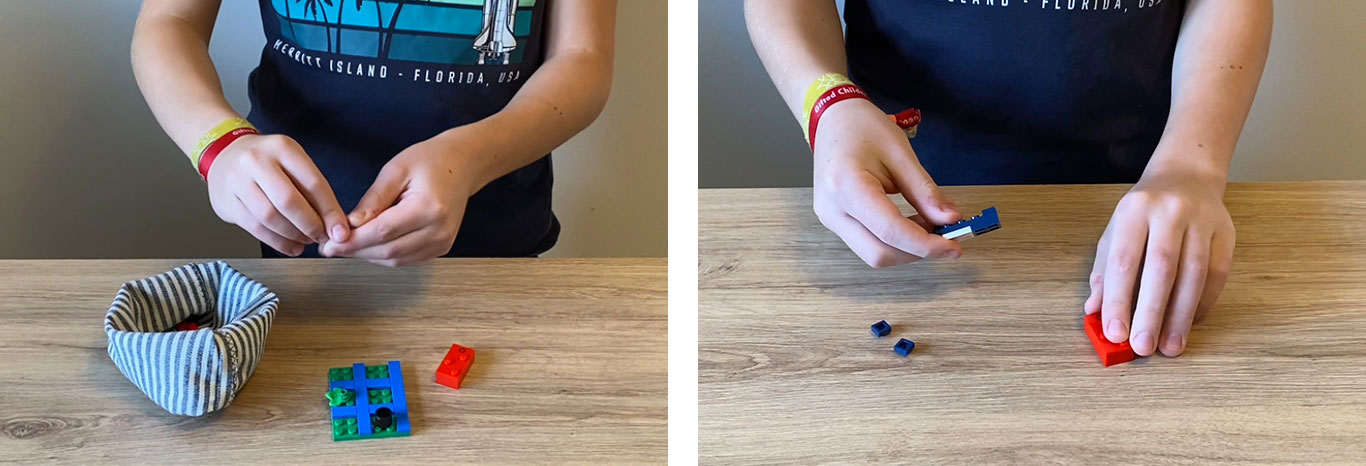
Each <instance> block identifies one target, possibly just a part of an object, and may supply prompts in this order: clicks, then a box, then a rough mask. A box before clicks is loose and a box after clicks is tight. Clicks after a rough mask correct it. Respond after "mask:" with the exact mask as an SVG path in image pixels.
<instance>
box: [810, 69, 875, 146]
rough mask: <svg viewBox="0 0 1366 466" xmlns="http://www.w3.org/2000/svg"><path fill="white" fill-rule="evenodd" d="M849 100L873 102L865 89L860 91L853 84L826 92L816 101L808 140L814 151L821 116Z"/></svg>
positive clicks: (836, 87)
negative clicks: (832, 106) (839, 103)
mask: <svg viewBox="0 0 1366 466" xmlns="http://www.w3.org/2000/svg"><path fill="white" fill-rule="evenodd" d="M849 99H864V100H872V99H869V98H868V93H866V92H863V89H860V88H859V87H858V86H855V85H853V84H841V85H839V86H835V87H832V88H830V90H828V91H825V93H824V94H821V96H820V97H819V98H817V99H816V103H815V105H812V106H811V118H810V120H811V122H810V124H809V125H808V128H807V134H806V140H807V142H809V143H811V148H812V149H813V150H814V149H815V148H816V124H817V123H819V122H820V120H821V114H822V113H825V109H827V108H830V106H831V105H835V103H837V102H842V101H845V100H849Z"/></svg>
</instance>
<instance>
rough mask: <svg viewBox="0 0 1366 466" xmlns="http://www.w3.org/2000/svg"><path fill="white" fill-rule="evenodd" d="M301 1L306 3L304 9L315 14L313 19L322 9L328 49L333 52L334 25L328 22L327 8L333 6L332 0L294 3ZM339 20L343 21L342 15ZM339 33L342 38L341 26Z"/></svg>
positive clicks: (310, 0) (305, 0)
mask: <svg viewBox="0 0 1366 466" xmlns="http://www.w3.org/2000/svg"><path fill="white" fill-rule="evenodd" d="M343 1H345V0H343ZM299 2H303V4H304V11H306V12H308V13H309V14H310V15H313V19H315V20H316V19H318V12H319V11H322V17H323V27H324V28H326V31H327V51H328V52H331V51H332V26H331V23H328V22H327V8H326V7H329V6H332V5H333V3H332V0H294V3H299ZM357 6H359V0H357ZM319 7H322V8H319ZM338 14H340V13H338ZM337 22H338V23H340V22H341V17H340V16H339V17H338V18H337ZM337 35H338V38H339V39H340V37H341V30H340V28H338V31H337ZM338 48H340V46H339V47H338Z"/></svg>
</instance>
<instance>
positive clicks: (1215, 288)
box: [1195, 229, 1237, 322]
mask: <svg viewBox="0 0 1366 466" xmlns="http://www.w3.org/2000/svg"><path fill="white" fill-rule="evenodd" d="M1236 242H1237V240H1236V239H1235V233H1234V232H1233V230H1232V229H1229V230H1228V231H1226V232H1221V233H1215V234H1214V237H1213V238H1211V239H1210V257H1209V276H1208V277H1207V278H1206V279H1205V289H1204V293H1202V294H1201V295H1200V305H1199V306H1198V307H1196V309H1195V321H1196V322H1199V321H1200V320H1201V319H1204V318H1205V316H1206V315H1208V314H1209V311H1210V310H1212V309H1214V303H1215V302H1217V301H1219V295H1220V294H1222V293H1223V292H1224V285H1226V284H1228V275H1229V270H1230V269H1231V267H1232V266H1233V248H1234V245H1235V244H1236Z"/></svg>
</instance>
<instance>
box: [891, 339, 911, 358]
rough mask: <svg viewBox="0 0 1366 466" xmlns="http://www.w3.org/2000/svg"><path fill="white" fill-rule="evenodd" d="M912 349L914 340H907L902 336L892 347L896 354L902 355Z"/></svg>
mask: <svg viewBox="0 0 1366 466" xmlns="http://www.w3.org/2000/svg"><path fill="white" fill-rule="evenodd" d="M913 350H915V342H914V341H911V340H907V339H905V338H902V339H901V341H898V342H896V346H893V347H892V351H896V354H900V355H902V356H908V355H910V354H911V351H913Z"/></svg>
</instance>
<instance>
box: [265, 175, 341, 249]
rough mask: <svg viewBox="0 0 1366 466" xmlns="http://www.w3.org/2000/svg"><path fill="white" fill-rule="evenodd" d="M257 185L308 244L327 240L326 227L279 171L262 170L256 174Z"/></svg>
mask: <svg viewBox="0 0 1366 466" xmlns="http://www.w3.org/2000/svg"><path fill="white" fill-rule="evenodd" d="M256 182H257V185H258V186H260V187H261V191H262V192H264V193H266V197H268V198H270V202H271V204H274V205H275V209H276V210H277V211H279V212H280V214H281V215H284V217H285V218H286V219H288V220H289V222H290V223H291V224H293V225H294V228H295V229H297V230H298V231H300V232H302V233H303V234H304V235H307V236H308V238H310V239H311V241H309V242H310V243H317V242H322V241H326V240H327V227H326V226H325V225H324V224H323V220H322V217H319V216H318V212H317V211H316V210H313V206H312V205H311V204H309V203H308V200H307V199H304V196H303V195H302V194H300V193H299V189H298V187H296V186H295V185H294V181H293V180H291V179H290V178H289V177H288V176H286V175H285V174H284V172H283V171H280V170H262V171H261V172H260V173H258V174H257V178H256Z"/></svg>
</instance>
